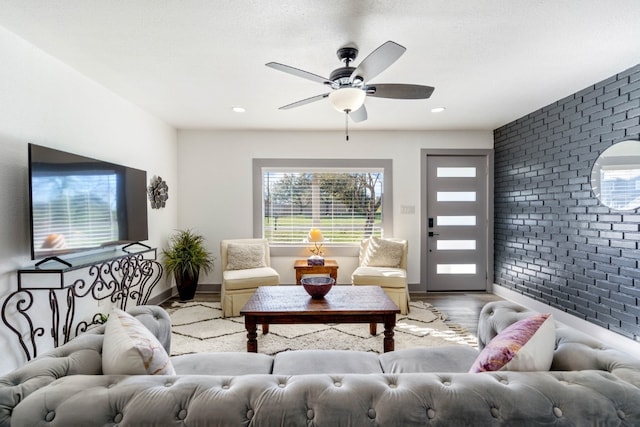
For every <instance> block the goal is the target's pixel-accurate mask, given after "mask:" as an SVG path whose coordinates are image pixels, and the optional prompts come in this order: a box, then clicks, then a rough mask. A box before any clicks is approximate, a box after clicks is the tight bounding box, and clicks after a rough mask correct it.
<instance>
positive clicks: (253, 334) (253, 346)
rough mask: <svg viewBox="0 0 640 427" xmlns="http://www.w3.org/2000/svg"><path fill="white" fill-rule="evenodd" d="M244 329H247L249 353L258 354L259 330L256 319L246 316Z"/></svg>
mask: <svg viewBox="0 0 640 427" xmlns="http://www.w3.org/2000/svg"><path fill="white" fill-rule="evenodd" d="M244 327H245V328H247V351H248V352H250V353H257V352H258V339H257V338H258V332H257V331H258V328H257V325H256V319H255V318H253V317H251V316H247V315H245V316H244Z"/></svg>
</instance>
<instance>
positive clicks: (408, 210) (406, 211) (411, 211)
mask: <svg viewBox="0 0 640 427" xmlns="http://www.w3.org/2000/svg"><path fill="white" fill-rule="evenodd" d="M400 213H401V214H402V215H415V213H416V207H415V206H413V205H401V206H400Z"/></svg>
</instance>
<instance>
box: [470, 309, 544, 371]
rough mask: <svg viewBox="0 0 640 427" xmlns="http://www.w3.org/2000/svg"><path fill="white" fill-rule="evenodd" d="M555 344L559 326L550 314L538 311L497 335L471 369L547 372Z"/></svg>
mask: <svg viewBox="0 0 640 427" xmlns="http://www.w3.org/2000/svg"><path fill="white" fill-rule="evenodd" d="M555 345H556V327H555V323H554V321H553V318H552V316H551V314H548V313H547V314H536V315H534V316H531V317H528V318H526V319H522V320H520V321H518V322H516V323H514V324H512V325H510V326H509V327H507V328H505V329H504V330H503V331H502V332H500V333H499V334H498V335H496V336H495V337H494V338H493V339H492V340H491V341H490V342H489V344H487V346H486V347H485V348H484V349H483V350H482V351H481V352H480V354H479V355H478V357H477V358H476V360H475V362H474V363H473V365H472V366H471V369H470V370H469V372H486V371H499V370H504V371H548V370H549V368H550V367H551V362H552V361H553V350H554V349H555Z"/></svg>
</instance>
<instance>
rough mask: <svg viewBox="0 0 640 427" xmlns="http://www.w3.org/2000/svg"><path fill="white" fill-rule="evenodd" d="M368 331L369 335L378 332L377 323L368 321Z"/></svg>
mask: <svg viewBox="0 0 640 427" xmlns="http://www.w3.org/2000/svg"><path fill="white" fill-rule="evenodd" d="M369 333H370V334H371V335H375V334H377V333H378V324H377V323H369Z"/></svg>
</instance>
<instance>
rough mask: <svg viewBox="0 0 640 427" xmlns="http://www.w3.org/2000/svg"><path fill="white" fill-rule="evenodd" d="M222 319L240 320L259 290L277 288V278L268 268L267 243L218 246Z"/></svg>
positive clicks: (223, 243) (249, 241) (254, 241)
mask: <svg viewBox="0 0 640 427" xmlns="http://www.w3.org/2000/svg"><path fill="white" fill-rule="evenodd" d="M220 258H221V265H222V268H223V271H222V288H221V291H220V302H221V305H222V316H223V317H233V316H240V309H241V308H242V307H243V306H244V305H245V304H246V303H247V301H248V300H249V298H251V295H253V293H254V292H255V291H256V288H257V287H258V286H268V285H279V284H280V275H279V274H278V272H277V271H276V270H274V269H273V268H271V255H270V252H269V242H268V241H267V240H266V239H235V240H223V241H221V242H220Z"/></svg>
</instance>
